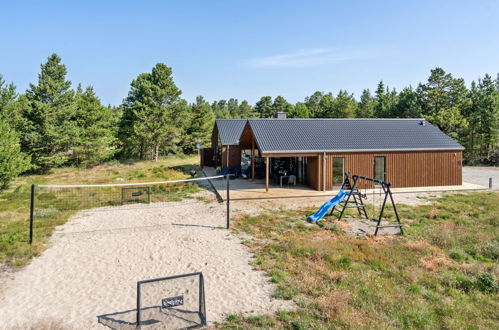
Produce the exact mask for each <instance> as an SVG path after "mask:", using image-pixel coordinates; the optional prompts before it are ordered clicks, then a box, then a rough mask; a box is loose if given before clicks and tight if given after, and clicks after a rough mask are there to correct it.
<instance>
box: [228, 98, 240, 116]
mask: <svg viewBox="0 0 499 330" xmlns="http://www.w3.org/2000/svg"><path fill="white" fill-rule="evenodd" d="M227 111H229V114H230V118H241V115H240V114H239V101H238V100H237V99H232V98H231V99H229V101H227Z"/></svg>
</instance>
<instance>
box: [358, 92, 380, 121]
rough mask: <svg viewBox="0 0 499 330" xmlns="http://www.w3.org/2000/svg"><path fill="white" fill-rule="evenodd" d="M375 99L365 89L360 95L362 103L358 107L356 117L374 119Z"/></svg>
mask: <svg viewBox="0 0 499 330" xmlns="http://www.w3.org/2000/svg"><path fill="white" fill-rule="evenodd" d="M375 104H376V101H375V99H374V98H373V97H372V96H371V92H370V91H369V89H364V90H363V91H362V94H361V95H360V102H359V104H358V106H357V111H356V113H355V117H357V118H373V117H374V115H375V109H374V107H375Z"/></svg>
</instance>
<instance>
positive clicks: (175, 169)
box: [0, 156, 197, 267]
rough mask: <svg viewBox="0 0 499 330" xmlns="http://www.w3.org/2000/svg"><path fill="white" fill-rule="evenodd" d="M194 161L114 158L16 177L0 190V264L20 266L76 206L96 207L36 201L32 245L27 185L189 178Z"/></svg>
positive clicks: (181, 193)
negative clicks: (54, 205) (89, 165)
mask: <svg viewBox="0 0 499 330" xmlns="http://www.w3.org/2000/svg"><path fill="white" fill-rule="evenodd" d="M196 162H197V157H196V156H192V157H175V158H166V159H162V160H159V161H158V162H152V161H142V162H124V163H119V162H116V161H114V162H111V163H107V164H103V165H99V166H97V167H94V168H91V169H81V168H73V167H70V168H60V169H55V170H53V171H52V172H50V173H48V174H46V175H30V176H23V177H19V178H18V179H17V180H15V181H14V182H13V183H12V184H11V186H10V187H9V189H7V190H4V191H0V264H2V263H3V264H6V265H8V266H9V267H22V266H23V265H25V264H26V263H27V262H28V261H29V260H30V259H31V258H33V257H35V256H37V255H39V254H40V253H41V252H42V251H43V250H44V249H45V248H46V247H47V246H46V245H47V241H48V238H49V237H50V236H51V234H52V232H53V230H54V228H55V227H56V226H58V225H61V224H63V223H65V222H66V221H67V219H69V218H70V217H71V216H72V215H73V214H74V213H75V212H76V211H77V210H79V209H85V208H92V207H96V206H99V205H90V204H89V203H85V202H82V203H79V202H78V201H68V203H70V202H75V203H74V205H70V206H71V207H67V208H65V209H64V210H60V209H54V208H50V207H44V206H43V205H41V204H42V203H38V209H37V211H39V213H40V214H39V216H41V217H42V218H41V220H42V221H37V222H36V223H35V225H36V227H35V240H34V244H33V245H29V243H28V240H29V236H28V230H29V226H28V224H29V222H28V220H29V196H30V188H29V187H30V185H31V184H101V183H130V182H147V181H162V180H175V179H185V178H188V177H189V174H187V172H188V170H190V169H192V168H193V167H194V165H193V164H195V163H196ZM195 188H196V187H194V186H192V185H189V186H188V185H185V186H178V187H175V189H174V191H164V192H163V193H165V194H166V193H168V198H176V199H179V198H183V197H186V196H188V195H189V193H191V192H194V191H195ZM49 197H50V198H52V201H53V200H54V199H58V198H60V196H49ZM153 201H154V199H153ZM63 202H65V201H63ZM92 202H93V201H92ZM97 202H98V201H97Z"/></svg>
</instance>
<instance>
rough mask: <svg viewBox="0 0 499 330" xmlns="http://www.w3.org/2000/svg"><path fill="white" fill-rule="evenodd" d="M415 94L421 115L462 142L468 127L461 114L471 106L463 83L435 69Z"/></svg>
mask: <svg viewBox="0 0 499 330" xmlns="http://www.w3.org/2000/svg"><path fill="white" fill-rule="evenodd" d="M417 93H418V94H419V97H420V99H421V105H422V109H421V110H422V115H423V116H425V118H427V119H428V120H429V121H430V122H432V123H433V124H435V125H437V126H438V127H439V128H440V129H441V130H443V131H444V132H445V133H447V134H449V135H451V136H453V137H454V138H458V139H460V140H461V142H463V141H464V139H465V138H464V136H463V133H464V132H465V130H466V128H467V126H468V121H467V120H466V118H465V117H464V116H463V113H464V112H465V111H466V109H467V108H468V107H469V106H470V104H471V101H470V99H469V97H468V90H467V88H466V86H465V84H464V81H463V80H462V79H454V78H453V77H452V75H451V74H450V73H449V74H448V73H445V71H444V70H443V69H441V68H435V69H433V70H431V74H430V77H429V78H428V82H427V83H426V84H420V85H419V87H418V89H417ZM463 143H464V142H463Z"/></svg>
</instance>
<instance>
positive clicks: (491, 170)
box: [463, 166, 499, 190]
mask: <svg viewBox="0 0 499 330" xmlns="http://www.w3.org/2000/svg"><path fill="white" fill-rule="evenodd" d="M489 178H492V189H494V190H499V167H478V166H465V167H463V181H464V182H469V183H474V184H479V185H481V186H485V187H488V186H489Z"/></svg>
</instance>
